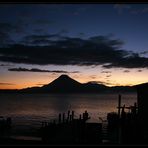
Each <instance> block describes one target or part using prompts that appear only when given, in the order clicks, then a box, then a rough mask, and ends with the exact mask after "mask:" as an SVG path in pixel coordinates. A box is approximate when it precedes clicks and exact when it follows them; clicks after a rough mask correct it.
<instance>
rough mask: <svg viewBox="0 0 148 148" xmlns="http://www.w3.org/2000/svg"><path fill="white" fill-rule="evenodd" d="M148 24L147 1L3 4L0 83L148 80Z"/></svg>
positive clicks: (129, 82)
mask: <svg viewBox="0 0 148 148" xmlns="http://www.w3.org/2000/svg"><path fill="white" fill-rule="evenodd" d="M147 26H148V4H0V89H7V88H8V89H20V88H25V87H32V86H42V85H44V84H47V83H50V82H51V81H53V80H54V79H55V78H57V77H58V76H60V75H61V74H68V75H69V76H70V77H72V78H74V79H76V80H77V81H79V82H82V83H86V82H89V81H93V82H95V83H101V84H105V85H108V86H114V85H135V84H140V83H144V82H148V77H147V75H148V48H147V47H148V27H147Z"/></svg>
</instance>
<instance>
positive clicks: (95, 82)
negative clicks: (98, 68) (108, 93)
mask: <svg viewBox="0 0 148 148" xmlns="http://www.w3.org/2000/svg"><path fill="white" fill-rule="evenodd" d="M88 83H92V84H101V85H112V83H110V82H104V81H89V82H88Z"/></svg>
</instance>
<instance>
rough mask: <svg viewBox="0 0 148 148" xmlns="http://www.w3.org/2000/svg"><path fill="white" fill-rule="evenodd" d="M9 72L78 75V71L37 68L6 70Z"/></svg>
mask: <svg viewBox="0 0 148 148" xmlns="http://www.w3.org/2000/svg"><path fill="white" fill-rule="evenodd" d="M8 70H9V71H17V72H49V73H79V71H72V72H68V71H64V70H41V69H38V68H32V69H27V68H21V67H19V68H10V69H8Z"/></svg>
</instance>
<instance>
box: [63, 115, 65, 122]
mask: <svg viewBox="0 0 148 148" xmlns="http://www.w3.org/2000/svg"><path fill="white" fill-rule="evenodd" d="M64 122H65V113H63V123H64Z"/></svg>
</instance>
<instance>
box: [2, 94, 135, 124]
mask: <svg viewBox="0 0 148 148" xmlns="http://www.w3.org/2000/svg"><path fill="white" fill-rule="evenodd" d="M134 102H137V94H136V93H133V94H124V95H122V101H121V103H122V105H123V104H125V105H126V106H129V105H133V104H134ZM117 105H118V94H57V95H56V94H0V115H1V116H5V117H8V116H9V117H12V122H13V125H17V127H19V126H20V127H21V126H22V127H24V126H25V127H39V126H40V125H41V122H42V121H52V120H54V119H55V120H57V119H58V114H59V113H64V112H65V113H66V114H67V111H68V110H74V111H75V117H76V118H77V117H79V114H82V113H83V112H84V111H85V110H87V111H88V113H89V115H90V117H91V119H90V121H91V122H99V120H100V119H99V117H102V118H104V119H105V118H106V115H107V113H108V112H116V111H117V108H116V107H117Z"/></svg>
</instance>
